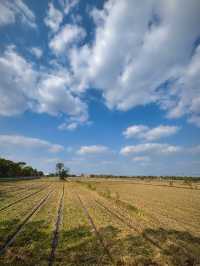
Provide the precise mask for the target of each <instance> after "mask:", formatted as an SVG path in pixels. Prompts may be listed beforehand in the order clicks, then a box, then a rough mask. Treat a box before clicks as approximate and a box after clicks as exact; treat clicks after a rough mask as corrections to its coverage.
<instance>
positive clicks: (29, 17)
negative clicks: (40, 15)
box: [0, 0, 36, 28]
mask: <svg viewBox="0 0 200 266" xmlns="http://www.w3.org/2000/svg"><path fill="white" fill-rule="evenodd" d="M17 19H19V20H20V21H21V22H22V23H23V24H24V25H28V26H30V27H32V28H36V23H35V15H34V14H33V12H32V11H31V10H30V8H29V7H28V6H27V5H26V4H25V3H24V2H23V1H22V0H14V1H9V0H4V1H1V2H0V26H5V25H8V24H13V23H15V22H16V20H17Z"/></svg>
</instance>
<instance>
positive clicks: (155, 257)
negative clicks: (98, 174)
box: [0, 178, 200, 266]
mask: <svg viewBox="0 0 200 266" xmlns="http://www.w3.org/2000/svg"><path fill="white" fill-rule="evenodd" d="M199 225H200V188H199V185H198V184H195V186H193V187H191V186H186V185H184V184H182V182H178V181H177V182H175V183H173V185H172V184H170V185H169V184H168V183H167V182H163V181H156V182H155V181H151V182H142V181H131V180H125V181H119V180H112V181H111V180H101V179H95V180H91V179H82V180H76V181H75V180H73V179H70V180H68V181H59V180H56V179H55V178H54V179H53V178H49V179H40V180H34V181H31V180H30V181H18V182H1V183H0V265H177V266H178V265H188V266H190V265H200V226H199Z"/></svg>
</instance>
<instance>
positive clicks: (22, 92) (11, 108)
mask: <svg viewBox="0 0 200 266" xmlns="http://www.w3.org/2000/svg"><path fill="white" fill-rule="evenodd" d="M0 76H1V82H0V115H3V116H11V115H16V114H20V113H23V112H24V111H26V110H27V109H29V108H30V106H31V104H32V100H31V98H32V97H33V94H32V92H33V90H34V88H35V84H36V77H37V73H36V72H35V71H34V69H33V68H32V65H31V63H29V62H28V61H26V60H25V59H24V58H23V57H22V56H20V55H19V54H18V53H17V52H16V51H15V49H14V47H12V46H10V47H8V48H7V50H6V51H5V52H4V54H3V55H2V56H1V57H0Z"/></svg>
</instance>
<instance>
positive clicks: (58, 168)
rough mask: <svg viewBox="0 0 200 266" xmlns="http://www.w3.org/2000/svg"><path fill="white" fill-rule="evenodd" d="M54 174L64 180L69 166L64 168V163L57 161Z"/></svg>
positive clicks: (67, 174)
mask: <svg viewBox="0 0 200 266" xmlns="http://www.w3.org/2000/svg"><path fill="white" fill-rule="evenodd" d="M56 174H57V175H58V176H59V177H60V180H65V178H67V177H68V176H69V168H66V167H65V165H64V163H57V164H56Z"/></svg>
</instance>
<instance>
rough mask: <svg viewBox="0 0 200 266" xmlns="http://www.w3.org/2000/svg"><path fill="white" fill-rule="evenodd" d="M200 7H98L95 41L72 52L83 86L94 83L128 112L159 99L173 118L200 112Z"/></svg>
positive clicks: (179, 1) (129, 2) (131, 1)
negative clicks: (197, 42) (196, 43)
mask: <svg viewBox="0 0 200 266" xmlns="http://www.w3.org/2000/svg"><path fill="white" fill-rule="evenodd" d="M199 10H200V2H199V1H197V0H191V1H187V0H175V1H171V0H170V1H164V0H161V1H156V0H151V1H140V2H138V1H137V0H124V1H116V0H112V1H111V0H110V1H107V2H106V4H105V6H104V9H103V10H95V17H96V18H98V19H97V20H95V22H96V24H97V25H96V31H95V39H94V41H93V43H92V45H85V46H83V47H82V48H81V49H79V48H77V49H74V50H73V51H72V53H71V55H70V60H71V69H72V71H73V73H74V76H75V79H76V81H77V82H78V83H79V84H78V86H77V87H78V90H79V91H83V90H84V89H86V87H87V85H88V84H90V83H92V86H95V87H97V88H99V89H100V90H101V91H102V92H103V97H104V99H105V101H106V104H107V106H108V107H109V108H116V109H119V110H123V111H126V110H129V109H131V108H134V107H136V106H140V105H146V104H149V103H157V104H159V105H160V106H161V107H162V108H165V109H166V111H167V112H169V116H170V117H178V116H181V115H184V114H188V115H189V116H191V115H195V114H196V115H197V113H198V112H199V111H198V110H197V109H199V108H198V107H199V104H198V102H199V101H198V100H197V98H199V95H200V93H199V89H198V88H199V75H198V74H197V73H198V72H199V61H200V60H199V49H198V48H197V49H196V52H195V53H194V55H193V57H192V58H191V54H192V52H193V50H194V42H195V41H196V40H197V38H198V37H199V35H200V27H199V25H200V13H199ZM93 13H94V11H93ZM169 81H170V82H169ZM166 82H168V86H167V87H165V86H164V85H163V84H166ZM176 106H177V107H176ZM187 107H189V109H188V108H187ZM195 117H196V116H195ZM192 120H193V121H195V120H196V119H195V120H194V119H192Z"/></svg>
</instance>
